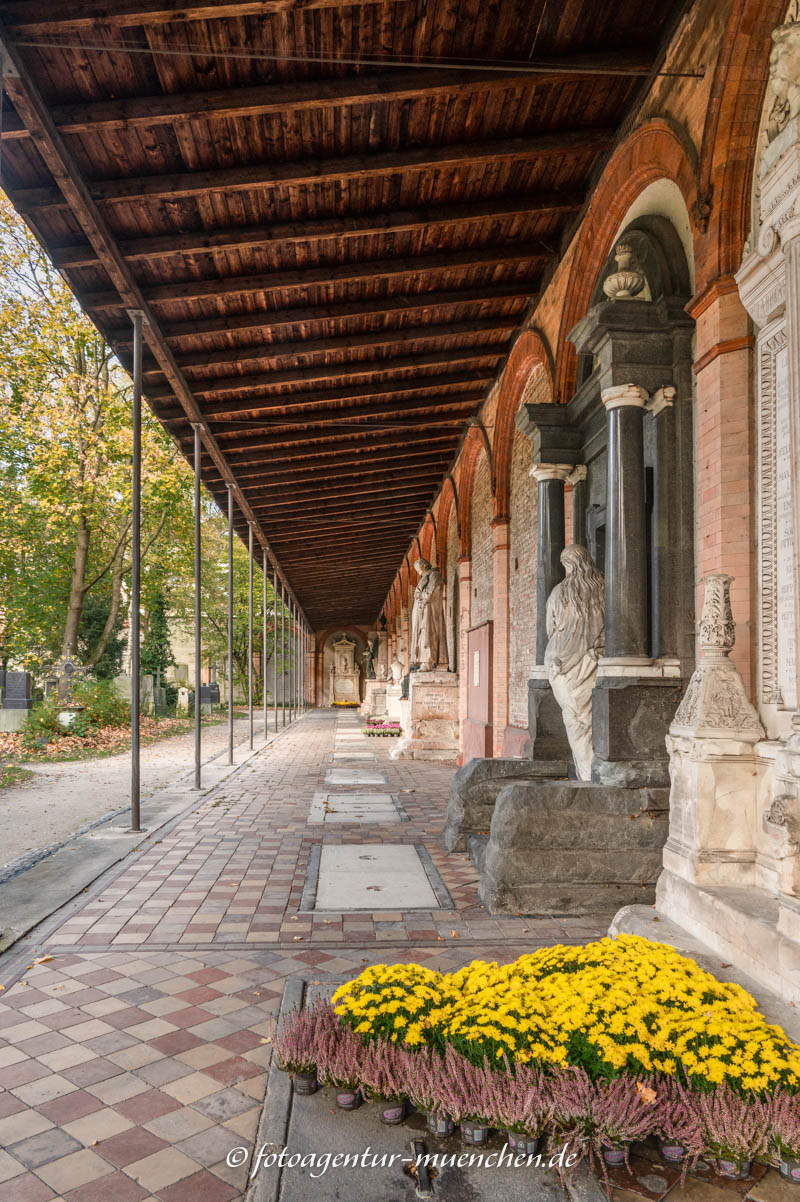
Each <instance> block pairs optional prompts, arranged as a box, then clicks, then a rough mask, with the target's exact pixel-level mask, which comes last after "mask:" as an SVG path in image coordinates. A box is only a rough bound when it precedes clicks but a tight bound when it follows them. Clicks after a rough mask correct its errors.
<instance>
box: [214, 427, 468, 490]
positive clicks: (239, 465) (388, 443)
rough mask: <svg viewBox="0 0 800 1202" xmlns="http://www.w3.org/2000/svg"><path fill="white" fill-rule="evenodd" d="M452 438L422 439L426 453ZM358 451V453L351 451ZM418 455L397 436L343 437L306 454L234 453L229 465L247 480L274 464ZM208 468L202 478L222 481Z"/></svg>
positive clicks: (331, 466) (324, 466) (318, 464)
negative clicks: (401, 442) (377, 437)
mask: <svg viewBox="0 0 800 1202" xmlns="http://www.w3.org/2000/svg"><path fill="white" fill-rule="evenodd" d="M451 442H452V439H451V437H450V435H449V434H439V435H437V436H432V437H431V438H426V440H425V450H426V453H428V452H429V453H431V454H434V453H436V454H439V453H441V454H444V453H445V452H446V450H447V449H448V447H449V446H450V444H451ZM359 450H360V451H361V453H360V454H354V452H357V451H359ZM419 454H420V448H418V447H414V446H408V445H402V444H401V445H400V446H398V443H397V439H396V438H394V437H392V436H391V435H388V436H384V437H383V438H379V439H374V440H373V441H371V442H354V441H352V440H350V439H347V440H345V441H343V442H335V443H330V444H328V445H326V446H325V447H324V448H323V449H321V450H311V451H309V452H307V453H306V454H302V455H300V456H298V455H297V454H295V453H293V452H292V451H291V450H289V451H286V450H283V451H279V452H278V453H277V454H274V453H273V454H269V455H255V456H247V455H237V456H235V457H234V458H233V459H232V460H231V463H232V465H235V469H236V478H237V480H244V479H247V475H248V473H251V474H254V475H255V474H260V473H263V472H264V470H265V469H267V468H269V467H271V466H272V467H274V466H275V465H279V466H283V467H285V465H286V464H290V465H291V466H292V467H294V468H296V469H297V470H298V471H299V470H300V469H304V470H308V471H321V470H326V471H327V470H335V469H336V468H337V467H345V468H346V467H348V466H350V465H351V464H356V465H359V464H362V463H365V462H369V463H380V462H382V461H383V460H384V459H386V460H387V462H391V461H393V460H394V459H403V458H405V457H407V456H416V455H419ZM207 467H208V470H207V471H206V472H205V474H204V478H205V479H211V480H212V481H213V480H214V479H219V480H220V481H221V480H222V477H221V476H220V477H217V476H216V475H215V473H214V465H213V463H211V462H209V463H208V465H207Z"/></svg>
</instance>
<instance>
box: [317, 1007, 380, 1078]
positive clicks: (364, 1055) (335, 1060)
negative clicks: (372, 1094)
mask: <svg viewBox="0 0 800 1202" xmlns="http://www.w3.org/2000/svg"><path fill="white" fill-rule="evenodd" d="M376 1050H377V1049H376V1048H374V1047H373V1048H371V1049H369V1050H368V1049H367V1046H366V1044H365V1043H364V1042H363V1040H361V1039H359V1037H358V1036H357V1035H355V1034H354V1033H353V1032H352V1031H351V1030H350V1028H349V1027H343V1026H341V1024H340V1023H339V1022H338V1020H337V1018H336V1016H335V1015H334V1029H333V1030H327V1031H326V1032H325V1035H324V1038H323V1039H322V1040H321V1042H320V1048H319V1060H318V1062H317V1076H318V1077H319V1079H320V1081H324V1082H325V1083H326V1084H328V1085H333V1086H335V1088H336V1089H341V1090H353V1091H355V1090H356V1089H358V1088H359V1086H360V1085H361V1082H362V1081H363V1080H364V1070H365V1066H366V1064H367V1060H368V1058H370V1057H372V1056H374V1054H375V1052H376Z"/></svg>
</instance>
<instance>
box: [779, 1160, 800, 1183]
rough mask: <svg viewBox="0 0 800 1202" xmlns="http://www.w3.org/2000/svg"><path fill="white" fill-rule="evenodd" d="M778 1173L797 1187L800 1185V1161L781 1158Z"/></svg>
mask: <svg viewBox="0 0 800 1202" xmlns="http://www.w3.org/2000/svg"><path fill="white" fill-rule="evenodd" d="M778 1172H779V1173H780V1175H781V1177H785V1178H786V1180H787V1181H792V1182H794V1184H795V1185H800V1160H794V1159H792V1158H788V1159H787V1158H785V1157H783V1156H781V1160H780V1165H779V1167H778Z"/></svg>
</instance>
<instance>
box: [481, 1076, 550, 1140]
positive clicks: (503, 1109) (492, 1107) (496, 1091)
mask: <svg viewBox="0 0 800 1202" xmlns="http://www.w3.org/2000/svg"><path fill="white" fill-rule="evenodd" d="M504 1063H505V1069H506V1071H505V1072H494V1071H490V1072H489V1074H488V1080H487V1098H488V1106H489V1114H490V1115H491V1118H492V1125H493V1126H495V1127H501V1128H503V1129H504V1130H506V1131H514V1132H517V1133H519V1134H521V1135H528V1136H530V1137H536V1136H538V1135H541V1133H542V1131H543V1130H544V1128H545V1126H546V1125H547V1122H548V1120H549V1118H550V1115H551V1114H552V1109H553V1104H552V1101H551V1099H550V1095H549V1091H548V1089H547V1085H546V1082H545V1080H544V1078H543V1076H542V1073H541V1071H540V1070H539V1069H538V1068H534V1067H533V1065H529V1064H518V1065H516V1067H515V1068H514V1069H512V1068H511V1065H510V1064H509V1062H508V1060H507V1059H506V1058H504Z"/></svg>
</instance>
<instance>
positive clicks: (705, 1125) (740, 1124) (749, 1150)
mask: <svg viewBox="0 0 800 1202" xmlns="http://www.w3.org/2000/svg"><path fill="white" fill-rule="evenodd" d="M693 1096H694V1100H695V1101H694V1104H695V1105H696V1107H697V1115H698V1119H699V1123H700V1130H701V1132H702V1135H703V1143H704V1145H705V1147H706V1149H707V1151H708V1152H710V1153H711V1154H713V1155H714V1156H719V1157H722V1158H723V1159H725V1160H732V1161H736V1162H741V1161H747V1160H753V1158H754V1157H756V1156H760V1155H762V1154H763V1153H764V1152H765V1151H766V1150H767V1145H768V1143H769V1133H770V1128H771V1115H770V1108H769V1105H768V1104H767V1103H765V1102H762V1101H761V1099H760V1098H757V1097H755V1095H753V1094H751V1095H749V1096H748V1097H746V1098H742V1097H740V1095H739V1094H737V1093H735V1092H734V1090H733V1089H731V1087H730V1085H728V1084H727V1082H726V1083H725V1084H724V1085H720V1086H718V1087H717V1088H716V1089H715V1090H714V1092H713V1093H696V1094H694V1095H693Z"/></svg>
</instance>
